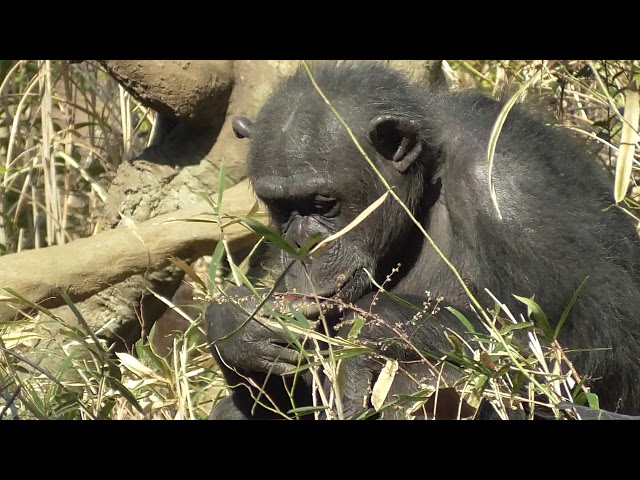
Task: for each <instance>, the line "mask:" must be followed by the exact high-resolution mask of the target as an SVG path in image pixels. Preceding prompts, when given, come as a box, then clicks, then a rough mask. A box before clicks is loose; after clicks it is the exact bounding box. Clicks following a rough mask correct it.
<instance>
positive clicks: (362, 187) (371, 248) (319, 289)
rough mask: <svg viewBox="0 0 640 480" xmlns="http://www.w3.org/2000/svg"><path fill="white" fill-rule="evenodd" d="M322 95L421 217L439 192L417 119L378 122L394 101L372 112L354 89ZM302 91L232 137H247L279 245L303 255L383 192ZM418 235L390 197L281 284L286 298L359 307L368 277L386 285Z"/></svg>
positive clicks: (283, 97)
mask: <svg viewBox="0 0 640 480" xmlns="http://www.w3.org/2000/svg"><path fill="white" fill-rule="evenodd" d="M299 81H304V79H299ZM326 87H327V88H326V92H325V93H326V94H327V95H329V96H330V97H331V98H332V99H333V104H334V105H335V107H336V108H337V109H338V110H339V111H340V112H341V114H342V115H343V117H344V119H345V121H346V123H347V124H348V125H351V126H352V129H353V133H354V135H355V137H356V139H357V141H358V143H359V145H360V146H361V147H362V148H363V149H364V152H365V153H366V155H368V157H369V159H371V161H372V162H373V163H374V164H375V166H376V168H378V169H379V171H380V172H381V173H382V175H384V177H385V178H386V179H387V181H388V182H389V183H390V185H392V186H393V187H394V191H395V192H396V193H397V195H398V196H399V197H400V199H401V200H402V201H403V202H405V203H407V204H408V205H409V207H410V209H411V211H412V213H413V214H414V215H420V210H421V209H422V208H424V207H425V205H423V203H424V202H423V201H422V200H423V198H425V193H424V190H425V189H429V188H435V187H432V186H430V185H429V184H427V183H425V180H426V179H425V175H426V174H427V173H428V172H429V165H428V163H427V162H425V161H424V160H425V158H424V157H425V155H423V153H424V152H423V142H424V139H423V138H422V137H421V132H420V123H419V120H418V119H419V111H418V110H417V109H416V111H413V112H412V111H410V110H405V111H404V112H403V114H402V115H397V114H393V113H382V114H381V112H385V109H384V102H385V101H386V102H387V103H389V102H392V100H389V99H386V100H385V98H386V97H387V95H388V93H389V92H388V91H381V92H379V99H375V98H372V99H370V103H367V104H354V102H353V101H352V99H351V98H350V97H349V96H346V95H345V92H347V91H348V90H347V89H348V86H345V85H332V84H330V83H329V84H328V85H326ZM332 87H336V88H334V89H332ZM298 88H299V86H298V85H296V84H295V81H292V82H291V84H288V85H287V86H285V87H284V88H283V89H282V90H280V91H279V92H278V93H277V94H276V95H275V96H274V97H272V98H271V99H270V101H269V102H268V103H267V104H266V105H265V107H264V108H263V109H262V111H261V113H260V115H259V117H258V118H257V120H256V122H255V124H251V122H250V121H248V120H247V119H241V120H238V121H237V122H236V134H237V135H239V136H247V135H250V138H251V141H252V147H251V150H250V153H249V175H250V177H251V179H252V181H253V186H254V189H255V192H256V194H257V195H258V197H259V198H260V199H261V200H262V201H263V202H264V203H265V204H266V206H267V207H268V209H269V211H270V213H271V214H272V217H273V219H274V220H275V222H276V224H277V226H278V227H279V230H280V232H281V234H282V235H283V237H284V238H285V239H286V240H287V241H288V242H289V243H290V244H291V245H293V246H295V247H302V246H304V245H306V244H307V243H308V242H310V241H311V239H313V238H314V237H317V236H319V237H321V238H326V237H328V236H330V235H333V234H335V233H336V232H338V231H340V230H341V229H343V228H345V227H346V226H347V225H349V223H350V222H352V221H353V220H354V219H356V217H357V216H358V215H359V214H360V213H361V212H363V211H364V210H365V209H366V208H367V207H368V206H369V205H371V204H372V203H373V202H375V201H376V200H377V199H378V198H379V197H380V196H381V195H383V194H384V193H385V192H386V191H387V189H386V187H385V186H384V184H383V183H382V181H381V180H380V179H379V178H378V176H377V175H376V174H375V172H374V171H373V169H372V168H371V167H370V166H369V164H368V163H367V161H366V159H365V158H364V156H363V154H362V153H361V152H360V151H359V149H358V147H357V145H356V144H355V143H354V141H353V140H352V139H351V137H350V135H349V133H348V132H347V130H346V129H345V127H344V126H343V125H342V124H341V122H340V121H339V119H338V118H337V117H336V116H335V114H334V113H333V112H332V111H331V110H329V109H328V108H327V107H326V105H325V104H324V102H323V100H322V98H321V97H320V95H319V94H318V93H317V92H309V91H306V92H297V91H296V90H297V89H298ZM291 91H295V92H296V93H293V94H291V93H290V92H291ZM314 93H315V94H314ZM362 118H366V119H367V121H366V123H364V124H362V122H361V119H362ZM427 199H428V197H427ZM412 227H413V225H412V223H411V221H410V219H409V217H408V216H407V215H406V214H405V213H404V211H403V210H402V208H401V207H400V205H399V204H398V203H397V202H396V201H394V200H393V199H392V198H388V199H387V200H386V201H385V203H384V204H383V205H382V207H381V208H378V209H377V210H376V211H374V212H373V213H372V214H370V215H369V216H368V217H367V218H366V219H365V220H364V221H363V222H362V223H361V224H360V225H359V226H357V227H356V228H354V229H353V230H352V231H350V232H348V233H346V234H344V235H343V236H341V237H340V238H338V239H337V240H336V241H335V242H333V243H332V244H331V246H330V247H328V248H325V249H324V250H322V251H321V252H319V253H317V254H316V255H314V256H312V257H311V258H308V259H305V260H303V261H298V262H294V264H293V265H292V266H291V267H290V268H289V270H288V273H287V274H286V276H285V289H286V290H288V291H297V292H301V293H307V294H316V295H318V296H320V297H333V296H338V297H340V298H342V299H344V300H346V301H354V300H357V299H358V298H360V297H362V296H363V295H364V294H365V293H366V292H368V291H369V290H370V289H371V285H370V280H369V274H371V275H372V276H373V278H375V279H376V280H378V281H382V280H384V275H387V274H388V273H389V271H388V270H389V269H388V268H386V267H389V266H395V264H393V261H397V259H398V256H397V255H395V254H393V252H397V251H399V250H401V249H402V248H403V244H404V242H405V241H406V239H407V236H408V234H409V232H410V230H411V229H412ZM365 232H366V234H365ZM281 256H282V257H281V262H282V267H283V268H284V267H286V266H287V265H288V264H289V263H290V262H291V261H292V259H291V258H289V256H288V255H287V254H286V253H284V252H283V253H282V254H281ZM385 270H386V271H385ZM383 271H384V273H383ZM367 272H369V274H367Z"/></svg>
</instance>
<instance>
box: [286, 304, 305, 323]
mask: <svg viewBox="0 0 640 480" xmlns="http://www.w3.org/2000/svg"><path fill="white" fill-rule="evenodd" d="M289 311H290V312H291V315H293V318H294V319H295V320H296V322H297V323H298V325H300V326H301V327H302V328H307V329H308V328H309V320H307V317H305V316H304V315H303V314H302V312H301V311H299V310H296V309H295V308H294V307H293V306H292V305H289Z"/></svg>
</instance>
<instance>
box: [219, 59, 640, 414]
mask: <svg viewBox="0 0 640 480" xmlns="http://www.w3.org/2000/svg"><path fill="white" fill-rule="evenodd" d="M314 75H315V78H316V81H317V83H318V85H319V86H320V88H321V89H322V91H323V92H324V94H325V95H326V96H327V97H328V98H329V99H330V101H331V103H332V105H333V106H334V107H335V108H336V110H337V111H338V112H339V113H340V115H342V117H343V118H344V120H345V121H346V123H347V124H348V125H349V126H350V127H351V129H352V130H353V133H354V135H355V137H356V138H357V139H358V142H359V143H360V145H362V147H363V148H364V150H365V152H366V153H367V155H368V156H369V158H370V159H371V160H373V161H374V162H375V164H376V166H377V168H379V169H380V171H381V172H382V173H383V175H384V177H385V178H386V179H387V181H388V182H389V184H390V185H391V186H392V187H393V189H394V191H395V192H396V193H397V194H398V196H399V197H400V198H401V199H402V200H403V201H404V202H405V203H406V204H407V205H408V206H409V208H410V210H411V212H412V213H413V214H414V215H415V217H416V218H417V219H419V220H420V222H421V224H422V225H423V226H424V228H425V229H426V230H427V232H428V233H429V235H430V236H431V237H432V238H433V240H434V241H435V242H436V244H437V245H438V246H439V248H440V249H441V250H442V251H443V253H444V254H445V255H446V257H447V258H448V259H449V260H450V261H451V262H452V263H453V264H454V265H455V266H456V267H457V269H458V271H459V272H460V274H461V275H462V277H463V278H464V280H465V282H466V284H467V285H468V286H469V288H470V289H471V291H472V292H473V293H474V294H475V295H477V297H478V298H479V299H480V301H481V302H484V303H483V304H484V305H487V306H492V305H493V301H492V300H491V299H490V297H489V296H488V295H487V294H486V293H485V289H488V290H489V291H491V292H492V293H493V294H494V295H495V296H496V297H497V298H498V299H500V300H501V301H503V302H505V303H506V304H507V305H508V306H509V308H510V309H511V310H512V311H513V312H522V311H523V306H522V304H520V303H519V302H518V301H516V300H515V299H514V298H513V294H516V295H520V296H525V297H530V296H532V295H534V294H535V299H536V301H537V302H538V303H539V304H540V305H541V306H542V308H543V309H544V311H545V312H546V314H547V316H548V317H549V318H550V319H551V321H552V322H553V321H556V322H557V320H558V319H559V318H560V317H561V315H562V313H563V311H564V309H565V307H566V306H567V304H568V303H569V301H570V299H571V297H572V295H573V294H574V292H575V291H576V289H577V288H578V286H579V285H580V284H581V283H582V282H583V281H584V280H585V278H587V277H588V280H587V282H586V286H585V288H584V290H583V291H582V293H581V295H580V298H579V300H578V302H577V303H576V304H575V305H574V307H573V309H572V311H571V314H570V316H569V318H568V321H567V322H566V324H565V325H564V328H563V330H562V333H561V335H560V338H559V340H560V343H561V344H562V345H563V346H564V347H566V348H569V349H573V350H584V349H587V350H589V349H603V348H604V349H606V350H599V351H583V352H578V353H573V354H572V355H571V359H572V361H573V363H574V366H575V367H576V368H577V369H578V371H580V372H581V373H582V374H583V375H586V376H588V377H591V378H592V379H593V381H592V383H591V386H592V388H593V391H594V392H595V393H597V394H598V395H599V397H600V405H601V407H602V408H605V409H607V410H610V411H619V412H621V413H626V414H638V413H640V382H638V372H639V371H640V325H639V322H640V319H639V316H638V312H639V311H640V241H639V238H638V235H637V233H636V231H635V228H634V226H633V225H632V224H631V222H630V221H629V219H628V218H627V217H626V216H625V215H624V213H622V212H621V211H620V210H618V209H616V208H609V209H607V207H610V206H611V205H612V200H611V196H610V193H609V192H610V190H611V189H612V182H611V180H609V179H607V178H606V176H605V173H604V172H603V171H602V170H601V168H600V167H599V166H598V164H597V163H596V161H595V160H594V158H593V156H592V155H591V154H589V153H588V152H587V150H586V149H585V148H584V146H583V145H581V143H580V142H578V141H577V140H575V139H574V138H573V137H571V136H570V135H569V134H568V133H567V132H565V131H563V130H561V129H558V128H553V127H550V126H548V125H545V124H544V123H543V122H541V121H540V120H537V119H535V118H533V117H531V116H529V115H528V114H527V113H526V112H525V111H524V110H523V109H522V108H519V107H516V108H515V109H514V110H512V111H511V112H510V114H509V116H508V117H507V120H506V122H505V124H504V126H503V128H502V132H501V134H500V138H499V140H498V144H497V148H496V153H495V163H494V170H493V180H494V184H495V190H496V194H497V199H498V204H499V207H500V211H501V214H502V219H500V218H499V217H498V214H497V212H496V210H495V208H494V206H493V204H492V202H491V199H490V195H489V184H488V165H487V144H488V141H489V137H490V133H491V130H492V127H493V125H494V123H495V120H496V117H497V116H498V113H499V112H500V110H501V108H502V104H501V103H499V102H497V101H494V100H491V99H489V98H486V97H484V96H482V95H480V94H478V93H430V92H428V91H426V90H424V89H422V88H419V87H416V86H413V85H411V84H410V83H409V82H408V81H407V80H406V79H404V78H403V77H402V76H401V75H400V74H398V73H395V72H393V71H390V70H388V69H386V68H384V67H382V66H379V65H376V64H364V63H358V64H356V65H343V66H339V67H332V68H322V69H319V70H317V71H315V72H314ZM240 125H241V126H242V129H241V130H242V132H241V133H242V134H243V135H242V136H249V133H250V137H251V140H250V141H251V150H250V154H249V175H250V177H251V180H252V182H253V185H254V187H255V190H256V193H257V194H258V196H259V197H260V198H261V199H262V200H263V201H264V202H265V203H266V205H267V206H268V207H269V209H270V211H271V213H272V215H273V217H274V219H275V221H276V222H277V224H278V225H279V226H280V229H281V232H282V234H283V236H284V238H286V239H287V240H288V241H289V242H290V243H291V244H293V245H296V244H297V245H303V244H305V243H306V242H307V241H309V240H310V239H311V238H312V237H313V236H314V235H315V234H317V233H321V234H323V235H324V236H327V235H330V234H332V233H335V232H336V231H338V230H340V229H341V228H343V227H344V226H346V225H347V224H348V223H349V222H350V221H352V220H353V219H354V218H355V217H356V216H357V215H358V214H359V213H360V212H361V211H362V210H364V209H365V208H366V207H367V206H368V205H369V204H371V203H373V202H374V201H375V200H376V199H378V198H379V197H380V196H381V195H382V194H383V193H384V192H385V191H386V188H385V187H384V185H383V184H382V182H381V181H380V180H379V179H378V177H377V176H376V174H375V173H374V172H373V171H372V169H371V168H370V166H369V165H368V164H367V162H366V161H365V159H364V158H363V157H362V155H361V153H360V152H359V151H358V149H357V147H356V145H355V144H354V142H353V141H352V140H351V138H350V137H349V134H348V132H347V130H346V129H345V128H344V127H343V126H342V125H341V123H340V122H339V120H338V119H337V118H336V116H335V115H334V114H333V113H332V112H331V111H330V110H329V108H328V107H327V105H326V104H325V103H324V101H323V100H322V98H321V97H320V95H319V94H318V93H317V91H316V90H315V89H314V87H313V85H312V84H311V81H310V80H309V78H308V76H307V74H306V72H305V71H304V70H301V71H299V72H298V73H297V74H296V75H295V76H293V77H292V78H291V79H289V80H288V81H286V82H285V84H284V85H283V86H282V87H281V88H280V89H279V90H278V91H277V92H276V93H275V94H274V95H273V97H272V98H271V99H270V100H269V101H268V102H267V103H266V104H265V106H264V107H263V109H262V111H261V112H260V114H259V116H258V118H257V119H256V122H255V124H254V125H252V124H251V123H250V122H249V121H248V120H246V119H242V122H241V124H240ZM290 261H291V259H290V258H289V257H288V255H287V254H285V253H282V254H281V255H280V267H281V268H284V267H285V266H286V265H287V264H288V263H289V262H290ZM398 263H400V264H401V267H400V269H399V272H398V273H396V274H394V275H393V277H392V280H391V283H388V284H387V285H386V287H387V289H388V290H390V291H392V292H393V293H395V294H400V295H404V296H410V295H413V296H425V292H426V291H429V292H430V295H431V297H432V298H436V297H444V299H445V303H446V304H448V305H453V306H455V307H456V308H458V309H459V310H463V311H465V310H466V309H467V307H468V303H469V300H468V298H467V296H466V294H465V293H464V291H463V289H462V288H461V286H460V284H459V282H458V281H457V280H456V279H455V277H454V276H453V274H452V272H451V271H450V269H449V268H448V267H447V266H446V265H445V264H444V263H443V262H442V261H441V259H440V257H439V256H438V255H437V254H436V253H435V251H434V250H433V249H432V248H431V246H430V245H429V244H428V243H427V241H426V240H425V239H424V237H423V235H422V234H421V233H420V232H419V231H418V229H417V228H416V226H415V225H414V224H413V223H412V222H411V220H410V218H409V217H408V216H407V215H406V213H405V212H404V211H403V210H402V208H401V207H400V206H399V205H398V203H397V202H395V201H394V200H393V199H391V198H389V199H387V200H386V202H385V203H384V205H383V206H382V207H381V208H379V209H378V210H376V211H375V212H374V213H373V214H372V215H371V216H370V217H369V218H367V219H366V220H365V221H364V222H363V223H362V224H360V225H359V226H358V227H357V228H355V229H354V230H352V231H351V232H349V233H347V234H346V235H344V236H343V237H342V238H340V239H339V240H338V241H337V242H336V243H335V244H334V245H333V246H332V247H331V248H330V249H328V250H326V251H325V252H323V253H321V254H319V255H317V256H315V257H314V258H312V259H308V260H305V261H304V262H296V263H295V264H294V265H293V266H292V267H291V268H290V270H289V271H288V273H287V275H286V276H285V279H284V282H285V285H284V286H283V288H282V289H283V290H285V291H292V290H294V289H295V290H297V291H298V292H302V293H309V294H311V293H316V294H318V295H320V296H327V297H335V298H342V299H344V300H346V301H354V302H358V303H359V305H362V306H363V307H365V304H366V302H367V301H368V302H369V303H370V300H371V295H372V293H370V292H371V289H372V286H371V284H370V282H369V279H368V276H367V275H366V274H365V272H364V269H367V270H368V271H369V272H371V273H372V274H373V275H374V277H375V278H376V280H377V281H378V282H383V281H384V280H385V278H386V276H387V275H388V274H389V273H390V272H391V269H392V268H393V267H395V266H396V265H397V264H398ZM305 269H306V270H307V271H308V273H309V276H310V279H311V282H309V280H308V278H307V275H306V274H305ZM389 305H390V304H389V302H387V301H383V302H382V303H380V304H379V305H378V307H374V313H376V308H377V309H378V312H377V313H380V312H382V313H384V314H385V315H387V316H388V317H390V318H392V319H393V322H395V323H399V324H403V325H405V326H406V329H407V332H408V333H409V334H410V335H412V336H413V337H414V340H415V341H416V342H417V344H418V346H419V347H420V348H421V349H423V350H424V351H433V352H434V353H437V352H439V351H442V350H444V349H446V342H444V340H443V337H442V333H441V330H434V329H433V328H432V325H434V324H435V323H432V324H429V326H425V324H423V325H421V326H420V327H419V328H417V327H416V328H414V327H409V324H410V320H411V318H412V315H413V313H412V312H410V311H404V310H403V308H402V307H398V308H397V309H394V308H391V307H390V306H389ZM367 308H368V307H367ZM466 311H468V310H466ZM223 317H224V318H226V321H227V322H229V324H232V325H235V326H236V327H237V326H238V325H240V324H241V323H242V322H243V321H244V320H246V316H245V317H242V316H241V315H239V314H238V313H237V311H236V312H233V313H229V311H227V310H220V308H219V306H218V305H217V304H214V305H213V306H212V307H210V308H209V311H208V313H207V325H208V329H209V338H210V340H211V341H212V342H213V341H217V340H218V339H220V338H221V336H223V335H224V333H222V331H221V330H220V327H219V326H218V325H220V322H221V320H220V319H221V318H223ZM467 317H468V318H469V319H472V318H473V315H472V314H470V315H467ZM439 320H440V322H441V323H444V324H446V325H448V326H450V327H452V328H458V329H459V326H458V327H456V322H455V321H450V319H448V318H447V317H446V314H441V315H440V318H439ZM253 328H255V329H258V328H259V327H258V325H257V324H255V326H254V327H253ZM411 329H413V331H411ZM364 335H365V338H368V339H370V340H372V341H375V340H379V339H380V338H381V337H382V338H384V337H385V336H387V335H393V334H392V333H391V332H388V331H382V330H380V329H379V328H369V329H368V330H366V332H365V334H364ZM246 340H247V339H246V338H245V341H241V340H240V339H239V338H238V337H236V338H235V339H230V340H226V344H227V348H228V349H229V351H231V352H235V355H231V357H233V359H234V362H233V363H234V364H233V365H230V364H229V362H228V361H227V366H226V367H224V368H223V372H224V373H225V376H226V378H227V380H228V381H229V382H230V383H232V384H237V383H239V382H240V380H239V379H238V378H237V377H234V374H233V372H232V371H231V370H230V368H229V367H232V368H235V369H243V368H244V366H245V365H246V364H247V363H248V359H249V358H250V357H251V356H252V355H254V352H253V351H252V349H253V348H254V347H255V346H256V345H258V346H259V345H260V344H259V343H258V344H256V343H255V342H247V341H246ZM223 343H224V342H220V343H219V344H220V345H222V344H223ZM214 350H215V348H214ZM214 355H216V357H217V358H218V359H219V360H220V357H219V356H218V354H217V353H216V352H214ZM399 355H400V356H401V357H402V355H403V354H402V353H399ZM223 356H224V355H223ZM407 358H408V357H407ZM274 361H275V359H274ZM275 362H276V363H277V362H278V361H275ZM358 368H361V370H362V372H366V370H367V369H366V368H365V367H362V366H358V367H354V371H353V375H352V377H353V379H352V380H350V381H351V382H352V384H347V387H346V389H345V390H346V392H345V395H347V396H348V395H349V389H350V387H353V388H352V390H353V392H352V393H353V395H354V398H355V397H358V398H359V396H360V395H361V394H362V385H361V384H360V383H362V382H363V380H362V379H365V380H364V383H367V384H368V382H369V379H370V378H371V375H369V374H368V373H362V374H360V372H359V370H358ZM350 378H351V377H350ZM278 381H280V382H281V379H278ZM359 382H360V383H359ZM239 390H242V388H240V389H239ZM233 398H235V399H236V400H230V401H227V403H229V404H231V403H233V402H234V401H235V404H234V405H235V406H236V408H237V409H238V410H239V411H241V412H243V415H242V416H244V417H250V414H249V412H248V405H252V404H253V401H251V399H250V398H249V397H248V396H247V397H246V398H245V397H242V398H241V397H240V396H239V395H238V394H235V393H234V397H233ZM301 401H304V399H302V400H301ZM355 403H357V402H355ZM217 416H218V417H227V418H231V417H234V416H238V415H237V414H236V413H234V414H233V415H231V414H220V415H217ZM258 416H259V415H258Z"/></svg>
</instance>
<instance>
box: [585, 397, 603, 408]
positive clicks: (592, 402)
mask: <svg viewBox="0 0 640 480" xmlns="http://www.w3.org/2000/svg"><path fill="white" fill-rule="evenodd" d="M585 396H586V397H587V403H588V404H589V407H590V408H594V409H596V410H600V399H599V398H598V396H597V395H596V394H595V393H587V394H586V395H585Z"/></svg>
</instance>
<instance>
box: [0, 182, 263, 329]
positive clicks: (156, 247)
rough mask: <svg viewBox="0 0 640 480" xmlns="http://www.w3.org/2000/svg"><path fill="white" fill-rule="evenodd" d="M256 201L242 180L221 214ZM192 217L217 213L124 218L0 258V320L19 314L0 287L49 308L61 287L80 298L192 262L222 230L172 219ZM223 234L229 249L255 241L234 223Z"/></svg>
mask: <svg viewBox="0 0 640 480" xmlns="http://www.w3.org/2000/svg"><path fill="white" fill-rule="evenodd" d="M255 202H256V199H255V197H254V195H253V191H252V190H251V188H250V186H249V183H248V181H243V182H241V183H239V184H237V185H235V186H234V187H231V188H230V189H229V190H227V191H226V192H225V194H224V200H223V212H224V213H228V214H237V215H246V214H247V213H248V212H249V211H250V209H251V208H252V207H253V205H254V204H255ZM191 218H198V219H205V220H214V219H215V216H214V215H213V212H212V210H211V207H210V206H209V204H207V203H206V202H205V201H203V202H202V203H200V204H196V205H194V206H193V207H190V208H188V209H184V210H178V211H176V212H172V213H169V214H165V215H160V216H157V217H155V218H153V219H151V220H149V221H146V222H143V223H140V224H133V222H131V223H132V224H133V225H132V226H131V227H129V226H127V225H126V223H127V222H122V223H125V224H124V225H121V226H120V227H119V228H116V229H115V230H109V231H105V232H103V233H100V234H98V235H95V236H93V237H88V238H82V239H78V240H75V241H73V242H71V243H68V244H65V245H59V246H53V247H49V248H43V249H38V250H28V251H25V252H21V253H15V254H12V255H6V256H4V257H0V322H4V321H10V320H13V319H15V318H17V317H18V316H19V314H18V312H17V311H16V307H17V306H18V305H19V302H18V301H17V299H16V298H15V297H13V296H11V295H8V294H7V293H6V291H4V290H3V289H4V288H7V287H9V288H11V289H13V290H14V291H16V292H18V293H20V294H21V295H22V296H24V297H25V298H27V299H28V300H30V301H31V302H34V303H38V304H41V305H43V306H45V307H47V308H53V307H56V306H60V305H63V304H64V301H63V300H62V298H61V296H60V295H59V291H60V290H61V289H62V290H64V291H66V292H67V293H68V294H69V295H70V296H71V298H72V299H73V300H74V301H80V300H83V299H85V298H88V297H90V296H91V295H93V294H95V293H97V292H99V291H101V290H103V289H104V288H106V287H108V286H110V285H113V284H116V283H118V282H120V281H122V280H124V279H125V278H127V277H130V276H131V275H134V274H141V273H144V272H145V271H154V270H157V269H160V268H163V267H165V266H166V265H167V264H168V263H169V262H168V260H167V259H168V258H170V257H179V258H181V259H185V260H188V261H192V260H194V259H196V258H198V257H201V256H203V255H208V254H210V253H211V252H212V251H213V249H214V248H215V244H216V242H218V241H219V240H220V228H219V227H218V225H217V224H215V223H208V222H207V223H202V222H185V221H176V220H185V219H191ZM263 218H264V217H256V220H261V221H262V220H263ZM224 235H225V237H226V238H227V239H228V241H229V246H230V248H231V250H232V251H237V250H240V249H243V248H247V247H248V246H250V245H252V244H253V243H255V241H256V240H257V238H256V236H255V235H254V234H253V233H252V232H250V231H249V230H248V229H247V228H245V227H243V226H242V225H240V224H237V223H236V224H233V225H229V226H227V227H225V229H224ZM22 307H24V305H22Z"/></svg>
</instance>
